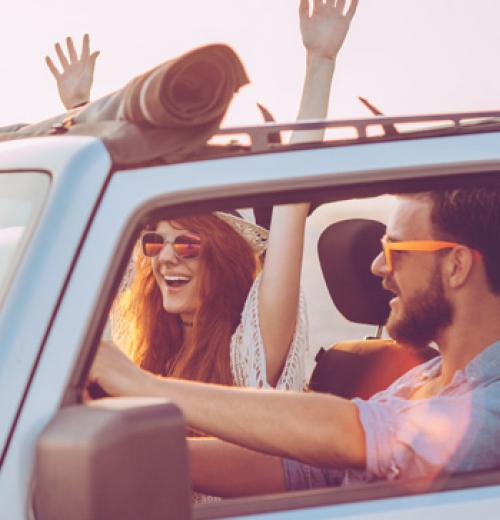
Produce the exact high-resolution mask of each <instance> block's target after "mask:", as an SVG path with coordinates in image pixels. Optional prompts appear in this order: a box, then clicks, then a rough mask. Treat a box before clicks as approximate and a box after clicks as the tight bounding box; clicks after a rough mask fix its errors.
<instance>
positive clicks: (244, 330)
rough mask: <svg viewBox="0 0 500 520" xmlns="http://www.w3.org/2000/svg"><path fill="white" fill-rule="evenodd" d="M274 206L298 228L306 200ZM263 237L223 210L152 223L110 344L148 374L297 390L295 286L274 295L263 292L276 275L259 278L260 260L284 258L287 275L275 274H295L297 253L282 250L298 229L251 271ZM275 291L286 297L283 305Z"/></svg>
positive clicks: (297, 243)
mask: <svg viewBox="0 0 500 520" xmlns="http://www.w3.org/2000/svg"><path fill="white" fill-rule="evenodd" d="M280 210H281V211H284V212H285V213H287V214H288V215H287V216H289V215H291V216H292V217H294V216H295V215H297V217H295V218H296V220H298V221H299V225H298V226H299V227H300V226H301V227H302V228H303V221H304V219H305V212H306V211H307V208H306V207H304V208H303V209H299V208H298V207H293V208H280ZM274 227H275V226H274ZM272 229H273V226H272ZM267 239H268V232H267V230H265V229H263V228H261V227H259V226H257V225H255V224H253V223H252V222H251V221H249V220H248V219H245V218H242V217H241V216H237V215H232V214H230V213H222V212H217V213H215V214H207V215H197V216H192V217H184V218H179V219H177V220H175V221H160V222H158V223H156V225H155V226H151V229H147V230H145V231H144V232H143V233H142V234H141V239H140V244H139V247H138V248H137V249H136V255H135V256H136V260H135V269H134V275H133V281H132V282H131V284H130V286H129V287H128V288H127V289H126V290H125V291H123V292H122V293H121V294H120V295H119V297H118V299H117V302H116V303H115V308H114V311H113V313H112V329H113V339H114V341H115V342H116V343H118V344H119V345H120V346H121V348H122V349H124V350H126V351H127V352H128V353H129V355H130V356H131V357H132V359H133V360H134V361H135V362H136V363H137V364H138V365H139V366H140V367H142V368H144V369H146V370H149V371H151V372H154V373H156V374H160V375H170V376H176V377H181V378H184V379H193V380H197V381H205V382H213V383H220V384H227V385H232V384H235V385H241V386H261V387H262V386H267V385H268V384H271V385H276V384H278V386H280V387H290V388H292V387H293V388H299V389H300V388H301V387H302V385H303V382H304V381H303V379H304V366H303V358H304V351H305V347H306V344H307V327H306V319H305V309H304V304H303V302H302V303H301V304H300V305H299V311H298V312H297V306H298V300H299V297H298V283H296V284H295V287H287V288H286V290H285V292H286V294H285V293H283V292H282V293H281V294H280V295H279V297H278V298H275V297H273V295H271V294H269V290H274V287H271V286H270V283H272V284H273V285H274V284H276V283H278V286H279V284H280V283H281V276H280V275H279V274H278V275H277V276H278V278H279V279H278V280H274V281H273V282H270V281H269V282H268V281H267V279H266V278H264V279H263V280H261V279H262V278H263V277H265V275H266V274H267V271H268V266H269V263H270V264H271V266H272V265H277V264H276V262H277V261H280V262H281V261H284V260H288V261H289V263H290V265H289V267H286V266H285V265H282V266H281V269H280V270H282V271H283V270H284V271H285V272H287V274H285V277H284V279H287V278H289V277H290V274H288V271H290V270H293V277H295V278H297V279H298V276H299V270H300V258H296V259H295V260H293V259H292V261H291V262H290V260H291V259H290V257H288V258H287V257H285V254H286V253H287V252H288V253H290V254H291V253H293V251H294V250H300V249H301V243H302V235H301V234H300V233H299V234H298V236H297V237H290V239H291V240H292V243H289V244H287V245H286V247H285V251H282V252H281V251H280V252H273V251H272V250H270V252H269V253H270V257H268V259H266V267H265V268H264V270H263V271H264V272H263V273H262V274H260V271H261V254H262V253H263V252H264V250H265V249H266V245H267V241H268V240H267ZM277 254H278V255H279V256H276V255H277ZM297 256H300V255H297V254H295V257H297ZM269 258H270V259H269ZM278 288H279V287H278ZM283 296H286V297H287V298H290V300H291V302H292V303H291V304H290V305H289V306H288V305H286V306H285V307H286V308H283V303H282V302H281V301H280V300H281V298H282V297H283ZM279 305H281V309H278V308H277V307H276V306H279ZM268 306H271V307H273V309H272V310H271V312H269V310H268ZM271 314H272V319H273V321H276V322H278V323H279V322H280V321H282V320H283V319H285V321H287V322H291V323H290V324H289V326H288V327H287V328H286V329H285V327H280V326H279V325H277V324H276V322H275V323H271V322H270V321H269V317H270V315H271ZM259 321H260V322H261V323H260V324H259ZM271 327H273V330H272V331H271V330H270V328H271ZM294 330H295V332H294ZM292 336H293V337H292ZM264 345H266V347H264ZM281 345H283V347H282V346H281ZM269 347H271V349H272V350H271V351H270V352H269V354H270V355H268V351H269ZM271 352H272V353H274V355H272V354H271ZM288 352H289V354H288V356H287V353H288ZM283 367H284V369H283ZM280 374H281V376H280Z"/></svg>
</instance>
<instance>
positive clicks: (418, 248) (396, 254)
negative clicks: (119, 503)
mask: <svg viewBox="0 0 500 520" xmlns="http://www.w3.org/2000/svg"><path fill="white" fill-rule="evenodd" d="M372 271H373V272H374V273H375V274H376V275H378V276H380V277H381V278H382V279H383V284H384V286H385V287H386V288H387V289H389V290H390V291H392V292H393V293H394V298H393V299H392V300H391V302H390V306H391V313H390V316H389V319H388V323H387V330H388V332H389V334H390V335H391V336H392V337H393V338H394V339H396V340H398V341H400V342H403V343H408V344H411V345H413V346H414V348H419V346H423V345H427V344H428V343H430V342H434V343H435V345H436V346H437V348H438V349H439V351H440V354H441V356H440V357H438V358H435V359H432V360H430V361H428V362H427V363H424V364H423V365H420V366H418V367H416V368H414V369H412V370H411V371H410V372H408V373H407V374H405V375H404V376H403V377H402V378H400V379H399V380H397V381H396V382H395V383H394V384H392V385H391V386H390V387H389V388H388V389H386V390H384V391H382V392H380V393H379V394H377V395H375V396H373V397H372V398H371V399H369V400H366V401H365V400H361V399H353V400H347V399H343V398H340V397H336V396H333V395H320V394H306V393H295V392H279V391H272V390H270V391H262V390H260V391H259V390H249V389H240V388H227V387H221V386H216V385H206V384H202V383H193V382H186V381H180V380H174V379H160V378H158V377H155V376H153V375H151V374H149V373H147V372H143V371H141V370H140V369H139V368H138V367H136V366H135V365H134V364H132V363H131V362H130V361H129V360H128V359H127V358H125V357H124V356H123V355H122V354H121V353H120V352H119V351H118V350H116V349H114V348H112V347H111V346H110V345H103V346H102V348H101V349H100V352H99V354H98V356H97V360H96V362H95V363H94V366H93V368H92V374H91V378H92V379H93V380H95V381H97V382H98V383H99V384H100V385H101V386H103V387H104V388H105V389H106V390H107V392H108V393H110V394H111V395H140V396H162V397H167V398H169V399H172V400H174V401H175V402H176V403H177V404H178V406H179V407H180V408H181V410H182V411H183V413H184V415H185V417H186V421H187V423H188V425H189V427H191V428H193V429H197V430H199V431H202V432H204V433H206V434H209V435H213V436H216V437H218V438H219V439H220V440H218V439H194V440H193V441H191V442H190V448H191V464H192V481H193V487H194V488H195V489H197V490H199V491H202V492H205V493H210V494H214V495H218V496H241V495H247V494H255V493H270V492H280V491H284V490H286V489H288V490H296V489H306V488H311V487H319V486H326V485H346V484H350V483H352V482H360V481H364V482H366V481H375V480H392V479H397V478H408V477H425V478H429V479H433V478H435V477H436V476H440V475H445V474H454V473H458V472H463V471H468V470H479V469H491V468H495V467H498V466H499V465H500V444H499V443H498V442H497V441H496V439H498V437H499V435H500V320H499V319H498V318H499V316H500V188H499V187H498V186H489V187H481V188H464V189H457V190H450V191H437V192H429V193H419V194H414V195H403V196H400V197H399V204H398V207H397V209H396V211H395V213H394V215H393V216H392V218H391V220H390V222H389V224H388V227H387V234H386V236H385V237H384V239H383V244H382V252H381V253H380V254H379V255H378V256H377V257H376V258H375V260H374V261H373V264H372ZM221 467H224V470H225V471H224V475H226V476H227V477H224V475H221V474H220V468H221Z"/></svg>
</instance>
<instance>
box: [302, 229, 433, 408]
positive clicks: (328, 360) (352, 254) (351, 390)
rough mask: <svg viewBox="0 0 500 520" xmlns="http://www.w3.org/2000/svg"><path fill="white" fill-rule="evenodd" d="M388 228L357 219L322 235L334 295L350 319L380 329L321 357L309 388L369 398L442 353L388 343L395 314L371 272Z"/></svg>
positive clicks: (323, 351) (327, 275) (327, 279)
mask: <svg viewBox="0 0 500 520" xmlns="http://www.w3.org/2000/svg"><path fill="white" fill-rule="evenodd" d="M384 233H385V226H384V225H383V224H382V223H380V222H377V221H375V220H366V219H352V220H344V221H340V222H336V223H334V224H331V225H330V226H329V227H328V228H326V229H325V230H324V231H323V233H322V234H321V236H320V239H319V242H318V254H319V259H320V264H321V269H322V271H323V277H324V279H325V282H326V285H327V287H328V291H329V293H330V297H331V298H332V300H333V303H334V304H335V306H336V307H337V309H338V310H339V312H340V313H341V314H342V315H343V316H344V317H345V318H346V319H348V320H349V321H351V322H354V323H361V324H371V325H375V326H376V327H377V329H376V333H375V335H374V336H373V337H367V338H365V339H364V340H354V341H342V342H340V343H337V344H335V345H332V346H330V347H329V348H327V349H323V348H322V349H320V351H319V352H318V354H317V355H316V366H315V369H314V371H313V373H312V376H311V379H310V382H309V389H310V390H313V391H317V392H328V393H332V394H336V395H339V396H341V397H345V398H348V399H352V398H353V397H361V398H363V399H368V398H370V397H371V396H372V395H374V394H375V393H377V392H379V391H380V390H383V389H385V388H387V387H388V386H389V385H390V384H391V383H392V382H394V381H395V380H396V379H397V378H399V377H400V376H401V375H403V374H404V373H405V372H407V371H408V370H410V369H411V368H413V367H414V366H416V365H419V364H420V363H423V362H424V361H427V360H429V359H431V358H433V357H435V356H437V355H438V352H437V351H436V350H435V349H433V348H431V347H425V348H419V349H415V348H412V347H411V346H407V345H401V344H399V343H397V342H395V341H393V340H390V339H382V337H381V336H382V331H383V326H384V324H385V322H386V321H387V317H388V316H389V311H390V308H389V300H390V299H391V298H392V295H391V293H390V292H388V291H386V290H385V289H384V288H383V287H382V284H381V279H380V278H379V277H377V276H375V275H373V274H372V273H371V270H370V266H371V263H372V261H373V259H374V258H375V257H376V256H377V255H378V254H379V252H380V239H381V238H382V236H383V235H384Z"/></svg>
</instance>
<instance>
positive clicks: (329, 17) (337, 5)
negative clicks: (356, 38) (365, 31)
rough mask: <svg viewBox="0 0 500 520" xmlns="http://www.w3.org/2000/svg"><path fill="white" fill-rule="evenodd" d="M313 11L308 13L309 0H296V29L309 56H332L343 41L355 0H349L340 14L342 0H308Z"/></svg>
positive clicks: (354, 10)
mask: <svg viewBox="0 0 500 520" xmlns="http://www.w3.org/2000/svg"><path fill="white" fill-rule="evenodd" d="M312 1H313V11H312V15H311V16H310V15H309V0H301V1H300V8H299V14H300V31H301V33H302V41H303V42H304V46H305V48H306V50H307V52H308V54H309V55H310V56H315V57H318V58H326V59H330V60H334V59H335V58H336V56H337V54H338V52H339V50H340V48H341V47H342V44H343V43H344V40H345V37H346V35H347V32H348V30H349V25H350V23H351V20H352V18H353V17H354V14H355V12H356V9H357V7H358V0H351V2H350V6H349V9H348V10H347V12H346V14H344V9H345V6H346V3H347V1H346V0H325V1H324V2H323V0H312Z"/></svg>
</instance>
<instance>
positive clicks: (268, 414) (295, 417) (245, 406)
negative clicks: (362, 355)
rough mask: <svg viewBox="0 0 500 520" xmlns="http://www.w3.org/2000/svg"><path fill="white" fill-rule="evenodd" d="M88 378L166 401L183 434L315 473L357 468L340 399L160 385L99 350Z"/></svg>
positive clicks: (354, 438)
mask: <svg viewBox="0 0 500 520" xmlns="http://www.w3.org/2000/svg"><path fill="white" fill-rule="evenodd" d="M90 378H91V380H93V381H95V382H97V383H98V384H99V385H100V386H102V387H103V388H104V390H106V392H107V393H109V394H110V395H121V396H150V397H165V398H167V399H172V400H173V401H175V403H176V404H177V405H178V406H179V408H180V409H181V410H182V412H183V414H184V416H185V418H186V421H187V423H188V425H189V426H190V427H191V428H193V429H195V430H199V431H201V432H204V433H206V434H208V435H213V436H215V437H218V438H220V439H222V440H225V441H228V442H231V443H233V444H237V445H239V446H242V447H245V448H249V449H251V450H255V451H260V452H262V453H267V454H268V455H273V456H278V457H289V458H293V459H297V460H300V461H302V462H305V463H308V464H312V465H315V466H323V467H335V468H352V467H364V466H365V461H366V454H365V441H364V430H363V427H362V425H361V422H360V420H359V416H358V409H357V407H356V405H355V404H354V403H352V402H351V401H349V400H347V399H342V398H340V397H336V396H333V395H322V394H307V393H299V392H279V391H273V390H269V391H263V390H254V389H248V388H233V387H225V386H219V385H210V384H205V383H196V382H192V381H182V380H177V379H165V378H161V377H157V376H155V375H153V374H150V373H149V372H145V371H143V370H141V369H140V368H139V367H137V366H136V365H135V364H134V363H132V361H130V360H129V359H128V358H127V357H126V356H125V355H124V354H122V352H120V351H119V350H118V349H117V348H116V347H114V346H113V345H112V344H110V343H106V342H103V343H101V347H100V349H99V352H98V354H97V356H96V359H95V360H94V365H93V366H92V370H91V376H90Z"/></svg>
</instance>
